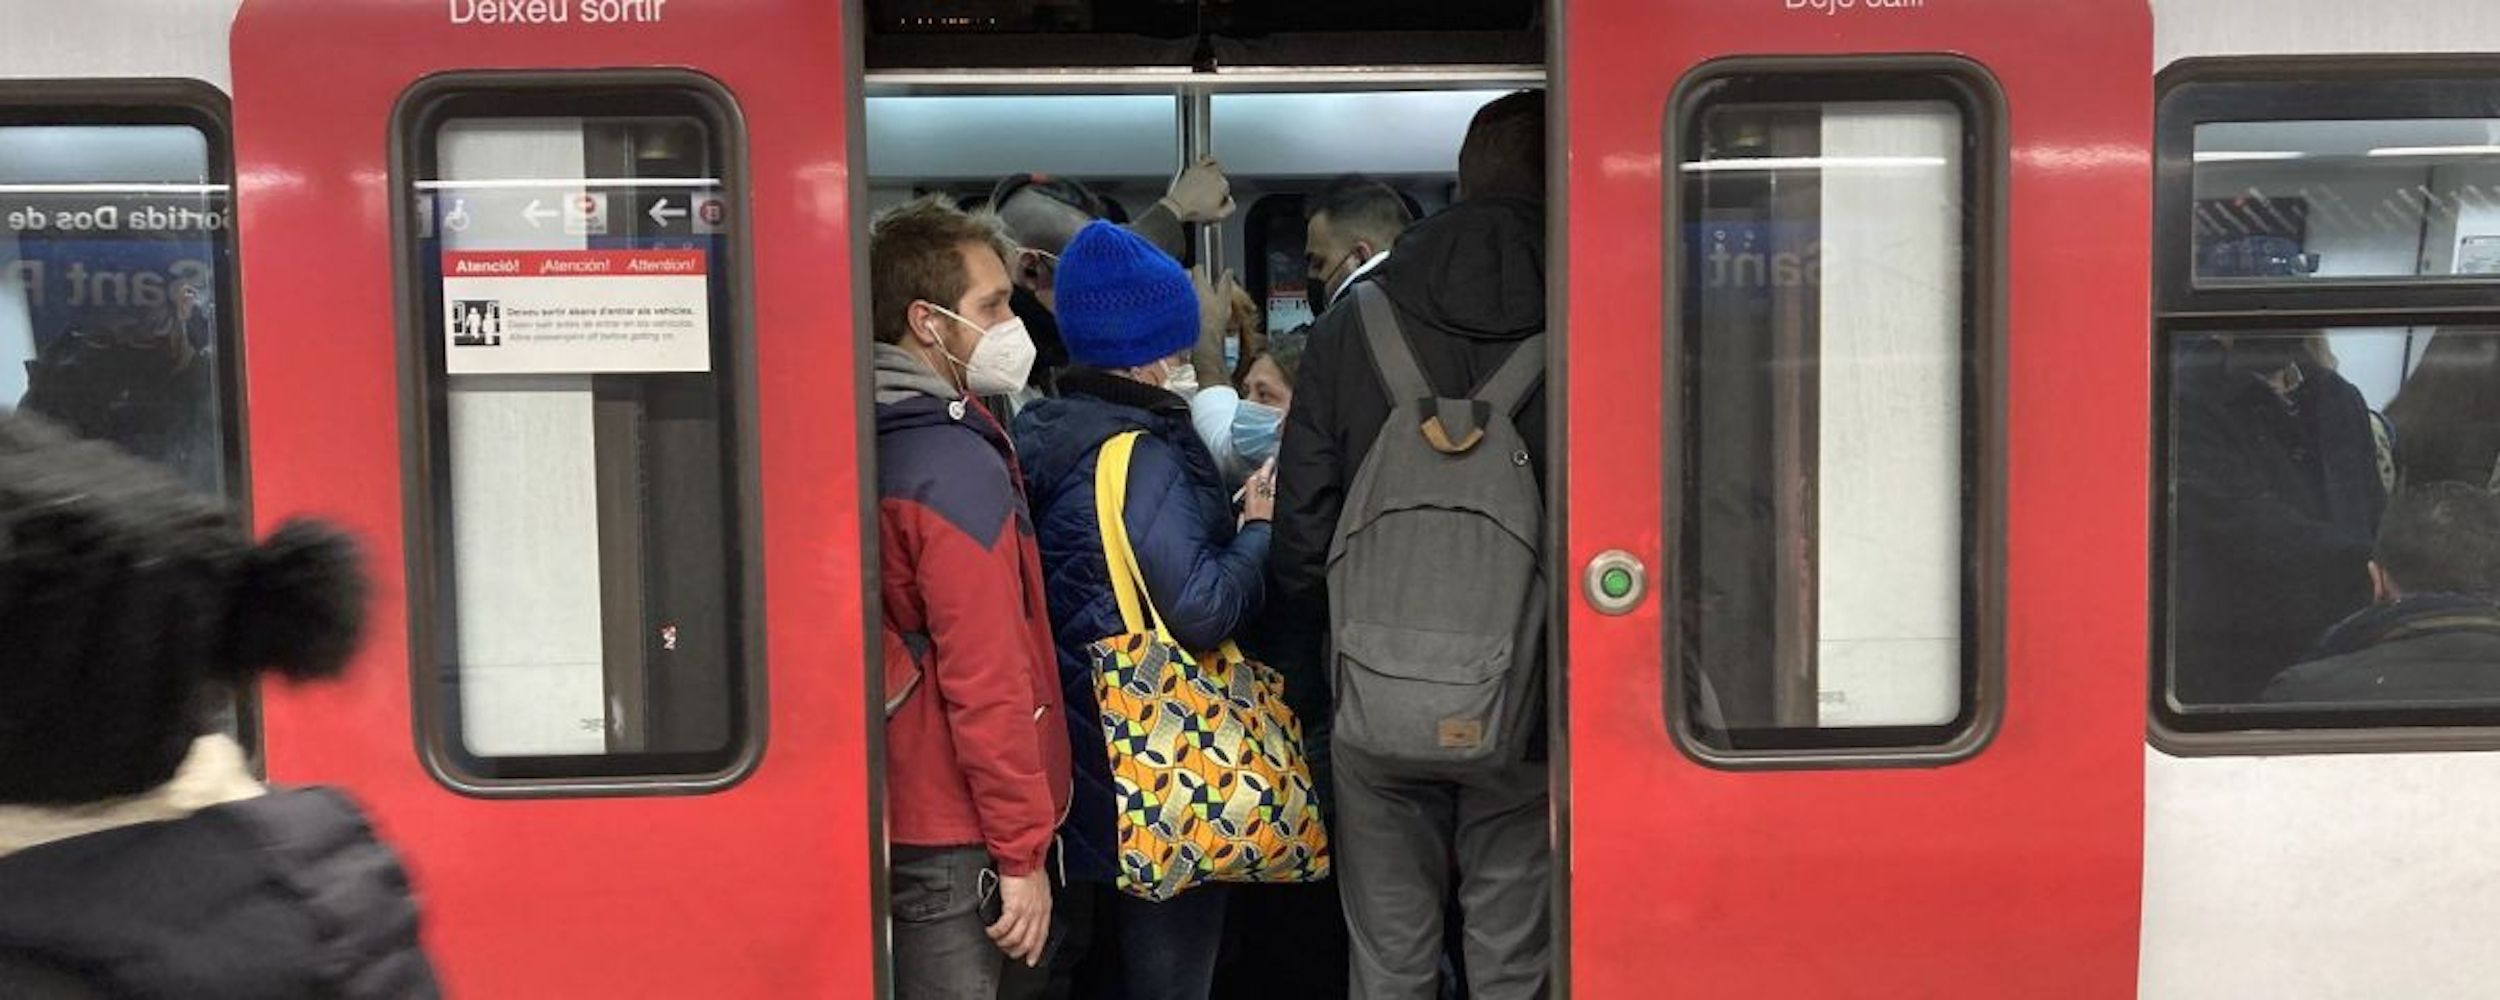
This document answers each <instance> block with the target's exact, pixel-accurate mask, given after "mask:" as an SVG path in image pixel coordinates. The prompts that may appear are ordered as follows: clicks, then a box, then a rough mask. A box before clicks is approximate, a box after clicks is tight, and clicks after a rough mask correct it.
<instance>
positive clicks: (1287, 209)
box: [1208, 86, 1509, 333]
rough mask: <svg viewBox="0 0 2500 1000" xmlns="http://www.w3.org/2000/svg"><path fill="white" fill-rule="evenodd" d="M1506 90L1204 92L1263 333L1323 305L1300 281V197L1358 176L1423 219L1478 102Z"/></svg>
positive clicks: (1296, 324) (1244, 275)
mask: <svg viewBox="0 0 2500 1000" xmlns="http://www.w3.org/2000/svg"><path fill="white" fill-rule="evenodd" d="M1506 93H1509V91H1508V90H1501V89H1489V88H1485V87H1482V86H1472V87H1468V88H1466V89H1451V90H1380V91H1351V92H1336V93H1241V94H1216V95H1214V96H1213V97H1212V98H1210V99H1209V104H1208V108H1209V112H1210V114H1211V116H1212V119H1213V131H1212V135H1213V141H1214V152H1215V155H1216V157H1217V158H1218V159H1221V160H1222V161H1223V162H1224V169H1225V170H1226V172H1227V173H1229V174H1231V175H1232V178H1233V190H1234V193H1235V195H1236V196H1247V197H1244V198H1243V201H1242V204H1243V205H1244V206H1246V208H1247V210H1246V211H1245V212H1244V213H1243V219H1244V221H1243V224H1242V226H1241V233H1242V244H1243V246H1242V249H1243V257H1242V261H1241V266H1239V267H1237V268H1235V270H1236V271H1237V272H1238V273H1239V274H1240V276H1241V280H1242V283H1243V285H1244V286H1245V287H1246V289H1247V290H1248V291H1249V292H1250V293H1251V295H1252V296H1253V298H1254V299H1255V300H1256V301H1257V302H1258V303H1259V306H1260V308H1261V310H1262V312H1263V313H1264V314H1265V317H1266V328H1267V332H1269V333H1285V332H1289V331H1292V330H1296V329H1299V328H1301V327H1304V326H1308V325H1310V323H1311V322H1312V320H1314V319H1316V318H1317V313H1318V312H1320V311H1321V307H1322V306H1323V305H1324V303H1322V302H1320V301H1319V299H1320V296H1318V295H1316V294H1314V293H1312V292H1311V291H1310V290H1309V289H1307V288H1306V287H1305V285H1306V282H1305V281H1304V278H1305V276H1306V272H1307V271H1308V270H1309V268H1308V266H1307V264H1306V262H1305V260H1304V258H1303V251H1304V248H1303V245H1302V244H1303V239H1304V219H1303V208H1304V202H1303V199H1304V197H1305V196H1307V195H1310V194H1312V193H1315V192H1317V191H1319V190H1320V189H1321V188H1322V187H1323V186H1325V185H1326V184H1327V183H1328V182H1329V181H1330V180H1331V179H1333V178H1335V177H1338V176H1341V175H1345V174H1360V175H1363V176H1367V177H1370V178H1373V179H1375V180H1378V181H1381V182H1382V183H1384V184H1387V185H1389V186H1390V187H1391V188H1392V189H1394V190H1396V191H1398V192H1399V193H1400V195H1401V196H1403V197H1405V199H1406V200H1407V202H1408V206H1409V211H1410V212H1411V213H1412V214H1413V215H1415V216H1416V217H1418V218H1420V217H1422V215H1423V214H1424V213H1425V212H1426V211H1427V210H1429V209H1432V208H1438V207H1440V204H1438V203H1437V202H1438V201H1439V199H1436V203H1435V204H1432V205H1426V204H1423V203H1422V202H1421V201H1419V200H1418V199H1416V198H1415V197H1414V195H1413V192H1417V191H1423V192H1427V193H1429V192H1431V191H1433V190H1434V189H1436V188H1438V189H1441V190H1444V191H1446V190H1447V188H1448V187H1449V186H1450V184H1452V183H1453V182H1454V181H1455V179H1456V177H1457V174H1458V147H1459V143H1460V141H1461V140H1463V139H1465V138H1466V134H1467V123H1468V122H1469V121H1470V120H1471V119H1473V118H1474V117H1475V113H1476V111H1477V109H1479V108H1482V107H1483V106H1484V105H1485V104H1487V103H1488V102H1491V101H1492V100H1493V99H1495V98H1498V97H1501V96H1502V95H1504V94H1506Z"/></svg>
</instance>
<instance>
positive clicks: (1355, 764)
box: [1267, 91, 1552, 1000]
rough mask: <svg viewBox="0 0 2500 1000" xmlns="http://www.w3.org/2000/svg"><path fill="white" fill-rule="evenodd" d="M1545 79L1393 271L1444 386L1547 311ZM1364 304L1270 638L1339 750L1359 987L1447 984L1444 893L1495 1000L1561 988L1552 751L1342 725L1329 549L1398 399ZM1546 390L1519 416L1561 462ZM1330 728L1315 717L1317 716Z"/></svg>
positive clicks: (1297, 509) (1282, 570)
mask: <svg viewBox="0 0 2500 1000" xmlns="http://www.w3.org/2000/svg"><path fill="white" fill-rule="evenodd" d="M1544 138H1545V98H1544V94H1543V93H1542V92H1539V91H1524V92H1521V93H1516V94H1511V95H1508V96H1506V97H1503V98H1501V99H1499V100H1496V101H1494V102H1492V103H1491V104H1488V105H1486V106H1485V107H1484V108H1483V109H1482V110H1480V111H1478V112H1477V113H1476V117H1475V120H1474V121H1473V122H1472V123H1470V124H1469V126H1468V130H1467V138H1466V140H1465V143H1464V144H1463V145H1462V146H1461V147H1460V149H1459V156H1458V186H1459V191H1458V196H1459V201H1458V204H1456V205H1455V206H1453V207H1451V208H1450V209H1449V210H1447V211H1445V212H1442V213H1441V214H1439V215H1436V216H1434V217H1432V218H1430V219H1426V220H1424V221H1423V222H1421V223H1418V224H1416V225H1415V227H1414V228H1412V229H1409V230H1407V232H1406V233H1405V235H1404V236H1403V237H1401V238H1400V239H1399V241H1398V244H1397V250H1396V253H1395V254H1393V255H1392V256H1391V257H1390V259H1389V260H1388V261H1387V262H1386V263H1384V264H1382V265H1380V267H1379V268H1378V269H1377V270H1376V271H1374V272H1373V277H1372V278H1371V280H1373V281H1375V282H1377V283H1378V285H1379V287H1380V289H1381V290H1382V291H1383V292H1384V293H1386V294H1387V296H1388V298H1389V300H1390V302H1391V303H1392V304H1394V306H1395V307H1396V309H1397V312H1398V317H1399V321H1400V326H1401V327H1403V329H1404V330H1405V331H1406V334H1407V337H1408V339H1409V341H1410V342H1411V344H1412V345H1413V348H1414V353H1415V357H1416V360H1417V361H1418V363H1419V364H1420V365H1421V367H1422V368H1423V371H1424V376H1425V378H1426V379H1427V380H1429V381H1430V382H1431V383H1432V386H1433V388H1434V389H1435V390H1436V391H1437V392H1440V393H1442V394H1445V395H1450V396H1464V395H1466V394H1467V393H1468V392H1469V391H1470V390H1471V389H1473V388H1474V387H1475V386H1476V385H1478V384H1480V383H1482V382H1483V381H1484V380H1485V378H1486V377H1487V376H1489V375H1491V374H1492V373H1493V372H1494V370H1495V369H1497V368H1499V367H1500V366H1501V364H1502V362H1503V361H1505V360H1507V359H1508V358H1509V357H1510V354H1511V351H1512V350H1513V349H1514V348H1516V347H1518V345H1519V343H1520V342H1521V341H1523V340H1525V339H1527V338H1528V337H1531V336H1533V335H1535V334H1538V333H1542V332H1543V331H1544V329H1545V210H1544V199H1545V169H1544V165H1545V152H1544ZM1359 312H1360V311H1359V310H1357V309H1356V308H1354V306H1353V305H1352V304H1350V303H1345V304H1340V306H1338V307H1336V308H1332V309H1330V310H1329V312H1328V313H1327V314H1326V315H1324V316H1322V317H1320V319H1319V321H1318V322H1317V323H1315V324H1313V326H1312V329H1311V336H1310V346H1309V348H1308V350H1307V351H1306V353H1305V354H1304V356H1303V361H1302V370H1301V372H1300V374H1299V375H1298V376H1297V377H1296V378H1295V380H1294V405H1293V409H1292V410H1291V411H1290V412H1289V414H1288V416H1287V418H1286V428H1285V433H1284V443H1283V447H1282V451H1281V454H1280V456H1279V457H1278V460H1277V467H1278V472H1277V481H1278V486H1277V498H1276V528H1275V530H1276V538H1275V542H1274V550H1273V555H1272V556H1271V563H1270V565H1271V567H1272V570H1273V573H1274V575H1275V586H1274V590H1273V591H1272V592H1271V595H1270V602H1271V606H1275V607H1279V608H1281V611H1280V613H1278V614H1275V615H1272V616H1271V617H1270V619H1269V623H1270V626H1271V628H1270V630H1269V631H1268V633H1267V634H1268V635H1269V637H1270V640H1271V642H1270V644H1269V645H1270V647H1271V648H1270V650H1269V651H1268V655H1269V656H1270V658H1271V659H1272V660H1273V661H1275V662H1277V663H1278V665H1279V669H1280V670H1283V671H1285V681H1286V697H1287V699H1288V700H1289V701H1290V702H1292V703H1293V706H1294V709H1295V711H1296V713H1297V714H1298V715H1300V717H1301V718H1303V719H1304V720H1306V722H1305V726H1306V729H1305V737H1306V740H1305V743H1306V745H1305V752H1306V753H1308V754H1309V755H1310V756H1311V757H1312V759H1313V767H1314V769H1315V770H1316V769H1318V768H1320V767H1322V766H1327V764H1328V763H1329V762H1330V761H1331V757H1332V756H1333V770H1334V772H1335V777H1336V781H1335V797H1336V810H1335V820H1334V825H1333V826H1332V833H1333V835H1334V837H1335V849H1336V851H1337V856H1338V858H1339V859H1340V861H1341V869H1340V870H1341V871H1342V872H1343V876H1342V877H1343V879H1344V895H1345V901H1346V918H1347V922H1348V924H1349V925H1350V929H1351V931H1352V935H1353V956H1352V966H1353V975H1352V992H1353V994H1354V995H1356V996H1361V997H1366V998H1393V1000H1394V998H1424V997H1431V996H1433V995H1434V991H1435V985H1436V980H1437V978H1438V961H1439V958H1440V954H1441V931H1442V912H1443V911H1442V905H1443V901H1444V900H1445V899H1447V898H1449V897H1450V896H1451V895H1453V891H1452V886H1451V885H1450V884H1449V883H1450V878H1449V876H1450V870H1451V869H1450V864H1451V861H1452V860H1453V859H1454V860H1455V866H1456V869H1457V876H1458V886H1457V889H1456V892H1455V895H1456V896H1457V897H1458V898H1459V899H1460V900H1461V901H1462V902H1463V904H1464V908H1465V910H1466V949H1465V950H1466V959H1467V978H1468V980H1469V983H1470V986H1471V987H1472V992H1473V995H1474V996H1475V997H1477V998H1478V1000H1509V998H1514V997H1536V996H1543V995H1544V994H1545V993H1546V991H1547V989H1548V982H1549V973H1548V967H1549V933H1548V921H1549V914H1548V912H1547V909H1548V907H1547V903H1546V896H1547V892H1548V886H1549V881H1550V875H1551V871H1552V862H1551V848H1550V844H1549V843H1548V842H1547V834H1546V829H1547V815H1546V814H1547V785H1546V770H1545V764H1544V763H1543V762H1542V760H1541V757H1542V755H1541V754H1539V755H1534V757H1535V758H1538V759H1531V760H1530V761H1529V762H1526V763H1523V764H1514V765H1508V766H1491V767H1488V768H1486V769H1484V770H1482V771H1480V772H1477V773H1472V774H1468V775H1464V776H1462V777H1458V778H1448V777H1432V776H1422V777H1419V776H1417V775H1412V774H1402V773H1396V772H1395V769H1390V768H1383V767H1380V766H1379V762H1376V761H1369V760H1367V759H1357V757H1356V756H1355V755H1352V754H1350V753H1349V752H1347V751H1346V750H1344V749H1337V750H1336V751H1335V752H1334V753H1333V755H1332V754H1331V752H1330V748H1329V747H1328V746H1327V739H1326V735H1325V727H1313V726H1312V725H1311V722H1310V721H1308V720H1320V719H1325V718H1327V715H1328V711H1329V706H1328V705H1327V703H1326V701H1327V691H1328V672H1327V668H1326V666H1325V665H1324V664H1325V663H1326V660H1325V657H1324V656H1323V655H1322V654H1321V650H1322V649H1324V648H1325V643H1326V633H1327V630H1328V627H1329V622H1328V610H1327V609H1328V600H1327V594H1326V579H1325V577H1326V574H1327V568H1328V549H1329V544H1330V541H1331V537H1332V536H1333V534H1334V533H1335V531H1336V529H1337V519H1338V515H1339V514H1340V512H1341V511H1342V509H1343V505H1344V502H1345V494H1346V489H1347V487H1348V486H1349V485H1351V484H1352V482H1353V480H1354V475H1355V472H1356V470H1358V469H1360V468H1362V465H1363V460H1364V458H1365V457H1367V455H1368V453H1369V451H1370V449H1371V444H1372V440H1373V438H1374V437H1376V436H1377V435H1378V434H1379V432H1380V427H1381V425H1382V423H1383V422H1385V421H1386V420H1387V419H1388V417H1389V412H1390V410H1391V409H1392V404H1391V402H1390V400H1389V399H1388V395H1387V392H1386V391H1385V390H1384V389H1383V387H1382V385H1381V382H1380V377H1379V375H1378V373H1377V370H1376V368H1375V367H1374V365H1373V363H1372V358H1371V352H1370V349H1369V348H1368V347H1367V346H1366V345H1365V343H1364V335H1363V329H1362V321H1361V319H1360V315H1359ZM1545 406H1546V403H1545V390H1544V389H1543V388H1542V387H1540V388H1538V389H1537V390H1535V391H1534V392H1533V393H1532V394H1530V395H1529V396H1528V397H1527V400H1526V402H1525V404H1524V405H1523V406H1522V408H1521V410H1520V412H1519V414H1518V416H1517V418H1516V425H1517V427H1518V429H1519V432H1520V434H1521V435H1522V436H1523V437H1525V439H1526V443H1527V449H1528V453H1529V459H1530V461H1531V463H1532V468H1533V469H1534V471H1535V472H1536V474H1537V477H1538V480H1539V481H1540V482H1542V481H1543V479H1544V473H1545V453H1544V451H1545V449H1544V444H1545ZM1315 729H1316V730H1318V731H1317V732H1314V730H1315Z"/></svg>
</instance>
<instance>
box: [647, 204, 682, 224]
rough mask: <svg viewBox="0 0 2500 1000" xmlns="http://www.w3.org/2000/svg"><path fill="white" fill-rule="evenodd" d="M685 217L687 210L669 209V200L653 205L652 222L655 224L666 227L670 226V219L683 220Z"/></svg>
mask: <svg viewBox="0 0 2500 1000" xmlns="http://www.w3.org/2000/svg"><path fill="white" fill-rule="evenodd" d="M685 217H686V210H685V209H682V208H670V207H668V199H666V198H662V199H660V200H658V201H655V202H652V203H651V221H652V222H653V223H655V224H658V225H662V226H665V225H668V220H670V219H683V218H685Z"/></svg>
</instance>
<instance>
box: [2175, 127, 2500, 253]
mask: <svg viewBox="0 0 2500 1000" xmlns="http://www.w3.org/2000/svg"><path fill="white" fill-rule="evenodd" d="M2191 156H2192V162H2193V163H2194V164H2195V176H2196V182H2195V199H2196V200H2195V210H2194V217H2193V229H2192V230H2191V232H2192V234H2193V238H2194V244H2193V259H2194V260H2195V268H2196V279H2197V280H2198V281H2199V282H2204V283H2220V282H2234V281H2237V282H2249V281H2304V280H2318V279H2334V278H2433V277H2448V276H2466V277H2477V276H2480V277H2485V278H2486V280H2487V279H2488V276H2491V275H2500V225H2495V223H2500V119H2489V118H2435V119H2412V120H2404V119H2397V120H2377V121H2260V122H2206V123H2201V124H2199V125H2197V126H2196V129H2195V148H2194V150H2193V153H2192V154H2191ZM2486 230H2488V231H2486Z"/></svg>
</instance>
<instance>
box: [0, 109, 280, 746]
mask: <svg viewBox="0 0 2500 1000" xmlns="http://www.w3.org/2000/svg"><path fill="white" fill-rule="evenodd" d="M225 109H226V99H225V96H224V95H223V94H221V93H219V92H218V91H217V90H215V89H214V88H212V87H209V86H208V85H206V84H201V83H196V82H192V81H165V80H149V81H99V82H95V83H81V84H75V85H64V84H60V83H57V82H42V83H25V84H0V410H7V409H17V410H23V411H26V412H29V413H35V414H39V415H41V416H43V417H45V418H47V419H49V420H51V421H52V422H54V423H56V424H59V425H61V426H62V427H64V428H66V429H68V430H70V431H72V432H74V433H77V434H81V435H84V436H87V437H92V438H98V439H102V440H105V441H110V442H112V443H114V444H116V445H119V446H120V447H122V448H123V449H125V450H128V451H130V452H132V453H134V454H137V455H139V456H140V457H143V458H147V459H151V460H153V461H155V462H157V463H160V464H161V465H163V466H164V467H165V468H166V469H168V470H169V471H171V472H172V473H173V474H174V475H176V476H177V477H179V478H181V479H182V481H183V482H185V483H187V484H188V485H189V486H190V487H191V488H192V489H195V490H198V491H200V492H203V493H210V494H220V495H223V496H226V497H228V498H229V499H231V500H233V501H235V502H237V503H240V502H242V501H243V500H244V498H245V495H246V490H245V484H244V481H243V475H242V450H243V442H242V413H241V400H242V393H241V391H240V380H241V377H242V366H241V364H240V361H239V344H238V340H237V326H236V312H237V311H236V310H235V309H234V307H233V303H234V301H235V294H234V291H235V285H234V277H235V275H234V268H233V266H232V262H233V252H234V245H233V232H234V226H233V215H232V206H231V203H230V202H229V199H228V196H229V181H230V165H231V163H232V159H231V155H232V154H231V152H230V150H231V146H230V143H229V140H228V134H227V130H226V125H225V122H226V110H225ZM219 715H220V719H221V726H222V728H225V729H226V730H227V731H229V732H232V733H235V734H236V735H237V736H238V737H239V738H241V739H242V741H243V742H244V744H245V745H246V746H247V747H251V746H256V745H257V743H258V740H257V734H256V733H255V732H254V730H255V728H256V727H255V726H254V725H253V715H254V713H253V711H252V704H251V699H250V698H249V697H248V695H247V696H245V697H244V698H242V699H241V700H240V703H239V704H238V705H237V706H235V707H234V708H233V709H232V710H221V711H220V713H219Z"/></svg>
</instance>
